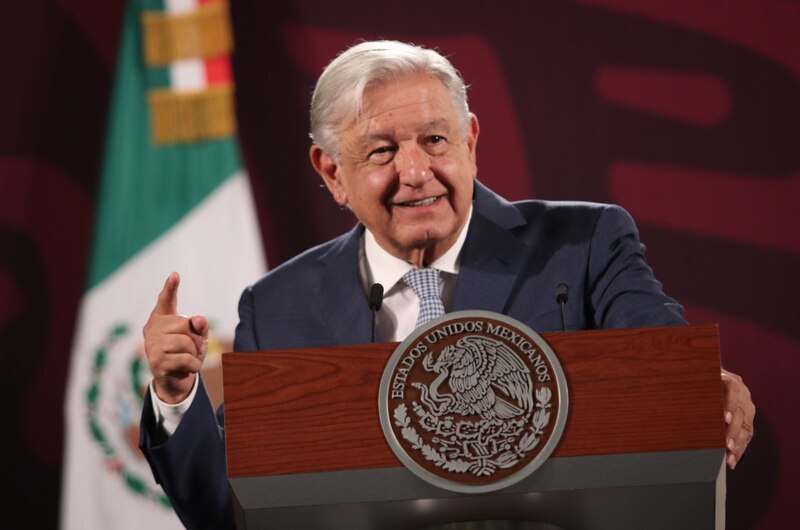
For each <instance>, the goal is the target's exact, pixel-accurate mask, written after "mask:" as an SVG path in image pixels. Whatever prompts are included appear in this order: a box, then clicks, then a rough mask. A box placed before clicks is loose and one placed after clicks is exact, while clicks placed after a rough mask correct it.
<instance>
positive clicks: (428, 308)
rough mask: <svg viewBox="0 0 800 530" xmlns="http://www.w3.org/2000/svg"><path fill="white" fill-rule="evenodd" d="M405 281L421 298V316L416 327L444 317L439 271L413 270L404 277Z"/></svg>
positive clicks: (418, 317) (427, 269)
mask: <svg viewBox="0 0 800 530" xmlns="http://www.w3.org/2000/svg"><path fill="white" fill-rule="evenodd" d="M403 281H404V282H405V284H406V285H408V286H409V287H411V289H412V290H413V291H414V293H415V294H416V295H417V296H418V297H419V315H418V316H417V323H416V325H415V327H419V326H421V325H422V324H424V323H426V322H428V321H429V320H432V319H434V318H436V317H440V316H442V315H444V304H443V303H442V298H441V296H440V295H439V270H438V269H429V268H426V269H411V270H410V271H408V272H407V273H405V274H404V275H403Z"/></svg>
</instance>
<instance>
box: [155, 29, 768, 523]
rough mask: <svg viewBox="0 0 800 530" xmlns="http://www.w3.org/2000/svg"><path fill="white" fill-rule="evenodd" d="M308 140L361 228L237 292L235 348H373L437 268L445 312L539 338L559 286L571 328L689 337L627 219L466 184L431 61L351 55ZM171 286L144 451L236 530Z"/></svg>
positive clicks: (188, 514)
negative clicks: (380, 293)
mask: <svg viewBox="0 0 800 530" xmlns="http://www.w3.org/2000/svg"><path fill="white" fill-rule="evenodd" d="M311 129H312V138H313V139H314V143H313V145H312V146H311V149H310V158H311V163H312V165H313V166H314V169H315V170H316V171H317V172H318V173H319V174H320V175H321V177H322V179H323V181H324V182H325V185H326V186H327V188H328V190H329V191H330V193H331V195H332V196H333V198H334V200H335V201H336V202H337V203H338V204H339V205H341V206H344V207H347V208H349V209H351V210H352V211H353V213H354V214H355V216H356V217H357V218H358V220H359V221H360V222H359V224H358V225H357V226H356V227H355V228H354V229H353V230H352V231H350V232H349V233H347V234H345V235H343V236H340V237H338V238H336V239H334V240H332V241H330V242H328V243H326V244H323V245H321V246H319V247H316V248H314V249H311V250H309V251H307V252H305V253H304V254H302V255H300V256H298V257H296V258H294V259H293V260H291V261H289V262H288V263H286V264H284V265H282V266H280V267H278V268H276V269H275V270H273V271H271V272H270V273H269V274H268V275H266V276H265V277H264V278H262V279H261V280H260V281H259V282H258V283H256V284H255V285H253V286H251V287H249V288H247V289H246V290H245V291H244V293H243V294H242V298H241V301H240V305H239V316H240V323H239V326H238V327H237V330H236V340H235V344H234V349H235V350H236V351H252V350H265V349H275V348H291V347H313V346H330V345H335V344H354V343H361V342H369V340H370V338H369V337H370V314H369V311H368V308H367V295H366V293H367V291H368V287H369V286H370V285H371V284H372V283H375V282H377V283H381V284H382V285H384V286H385V287H386V289H387V290H386V296H385V298H384V302H383V308H382V309H381V312H380V319H379V323H378V332H379V338H380V339H381V340H382V341H399V340H402V339H403V338H405V337H406V336H407V335H408V334H409V333H410V332H411V331H412V330H413V328H414V326H415V321H416V318H417V314H418V312H419V310H418V298H417V296H416V295H415V294H414V292H413V290H412V289H411V287H410V286H409V281H408V280H404V279H403V278H404V275H405V274H406V273H407V272H408V271H410V270H413V269H422V268H434V269H437V270H439V271H440V279H439V287H440V293H441V295H442V300H443V305H444V307H445V309H446V310H448V311H456V310H462V309H483V310H489V311H495V312H501V313H504V314H507V315H509V316H511V317H514V318H516V319H518V320H520V321H522V322H524V323H525V324H527V325H528V326H530V327H531V328H532V329H535V330H537V331H550V330H557V329H560V322H559V312H558V307H557V306H556V304H555V303H554V302H553V299H554V292H555V287H556V285H557V284H558V283H559V282H561V281H565V282H567V283H568V284H569V285H570V288H571V291H572V292H573V293H574V294H572V295H571V296H570V302H569V305H568V309H567V315H568V328H569V329H594V328H620V327H637V326H647V325H681V324H685V321H684V319H683V310H682V308H681V307H680V305H678V304H677V303H676V302H675V301H674V300H672V299H671V298H669V297H668V296H666V295H665V294H664V293H663V292H662V290H661V284H660V283H659V282H658V281H657V280H656V279H655V278H654V277H653V274H652V271H651V269H650V268H649V267H648V266H647V264H646V262H645V260H644V256H643V247H642V245H641V244H640V243H639V241H638V234H637V231H636V228H635V226H634V224H633V221H632V220H631V219H630V217H629V216H628V215H627V213H625V212H624V211H623V210H622V209H621V208H618V207H615V206H610V205H599V204H586V203H553V202H543V201H525V202H521V203H516V204H511V203H508V202H506V201H505V200H503V199H502V198H501V197H499V196H497V195H495V194H494V193H492V192H491V191H490V190H488V189H487V188H486V187H484V186H483V185H481V184H480V183H479V182H478V181H477V180H476V175H477V163H476V145H477V141H478V136H479V131H480V128H479V125H478V120H477V117H476V116H475V115H474V114H472V113H470V112H469V109H468V106H467V98H466V88H465V86H464V83H463V80H462V79H461V77H460V75H459V74H458V72H457V71H456V70H455V69H454V68H453V66H452V65H451V64H450V63H449V62H448V61H447V60H446V59H445V58H444V57H442V56H441V55H439V54H438V53H436V52H434V51H432V50H426V49H423V48H420V47H416V46H410V45H406V44H402V43H398V42H388V41H380V42H365V43H362V44H359V45H356V46H354V47H352V48H350V49H349V50H347V51H345V52H344V53H342V54H341V55H339V56H338V57H337V58H336V59H335V60H334V61H332V62H331V64H330V65H328V67H327V68H326V69H325V71H324V72H323V74H322V75H321V77H320V79H319V81H318V83H317V87H316V89H315V92H314V96H313V99H312V105H311ZM178 283H179V279H178V277H177V275H176V274H174V273H173V274H172V275H170V277H169V278H168V279H167V282H166V284H165V285H164V288H163V290H162V292H161V294H160V295H159V297H158V302H157V304H156V307H155V309H154V310H153V313H152V315H151V317H150V319H149V321H148V322H147V324H146V326H145V329H144V335H145V348H146V351H147V356H148V360H149V363H150V369H151V371H152V373H153V381H152V384H151V389H150V393H149V396H148V399H147V402H146V403H145V409H144V413H143V418H142V438H141V446H142V449H143V451H144V452H145V455H146V456H147V458H148V460H149V462H150V464H151V466H152V468H153V472H154V474H155V476H156V479H157V480H158V481H159V482H160V483H161V484H162V485H163V486H164V489H165V491H166V492H167V494H168V495H169V497H170V499H171V500H172V502H173V504H174V506H175V508H176V511H177V512H178V515H179V516H180V517H181V519H182V520H183V521H184V523H185V524H186V525H187V526H189V527H192V528H202V527H208V528H223V527H231V526H233V520H232V515H231V506H230V498H229V492H228V486H227V481H226V478H225V476H226V475H225V456H224V446H223V440H224V437H223V434H222V433H223V426H222V425H223V423H222V422H223V417H222V414H221V411H219V412H218V413H217V415H216V417H215V415H214V413H213V411H212V409H211V406H210V402H209V400H208V397H207V395H206V393H205V390H204V387H203V385H202V381H201V380H200V378H199V377H198V376H197V373H198V372H199V371H200V367H201V365H202V362H203V358H204V357H205V353H206V342H207V331H208V323H207V321H206V319H205V318H204V317H202V316H193V317H190V318H189V317H184V316H180V315H178V314H177V289H178ZM722 381H723V387H724V389H725V390H724V392H725V394H724V396H725V410H724V411H723V418H722V420H723V421H725V422H726V423H727V425H728V427H727V436H728V465H729V466H730V467H731V468H733V467H734V466H735V464H736V462H737V460H738V459H739V458H740V457H741V455H742V453H743V451H744V449H745V448H746V446H747V444H748V443H749V440H750V438H751V436H752V421H753V417H754V413H755V410H754V407H753V404H752V401H751V400H750V395H749V392H748V390H747V388H746V387H745V386H744V384H743V383H742V381H741V379H740V378H738V377H737V376H735V375H733V374H730V373H728V372H725V371H722Z"/></svg>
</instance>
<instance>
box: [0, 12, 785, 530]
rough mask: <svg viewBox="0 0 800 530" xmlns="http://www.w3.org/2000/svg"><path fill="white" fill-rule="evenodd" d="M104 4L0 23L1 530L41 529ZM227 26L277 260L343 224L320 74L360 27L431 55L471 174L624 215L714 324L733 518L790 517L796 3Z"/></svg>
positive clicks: (99, 88) (93, 170)
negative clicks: (324, 133) (435, 52)
mask: <svg viewBox="0 0 800 530" xmlns="http://www.w3.org/2000/svg"><path fill="white" fill-rule="evenodd" d="M121 13H122V0H114V1H111V2H95V1H92V0H26V1H25V2H17V3H16V4H15V6H14V11H13V16H11V15H8V14H7V15H6V16H4V17H3V19H2V22H1V23H0V24H2V27H0V49H2V50H3V52H4V53H3V57H4V58H5V61H4V64H5V65H6V66H5V67H4V68H3V71H4V75H3V82H2V83H0V344H2V365H1V366H2V372H3V374H2V375H3V384H2V386H0V388H1V389H2V390H0V392H2V399H0V403H2V407H3V417H4V418H5V419H6V420H8V421H7V426H8V428H7V433H6V434H5V435H4V436H3V453H2V454H3V455H4V456H3V458H2V462H3V463H2V469H3V481H4V482H5V483H6V485H7V486H10V488H11V492H10V493H8V494H5V495H4V504H5V505H8V506H9V507H10V509H6V510H4V523H5V524H4V526H8V527H9V528H54V527H56V524H57V518H58V502H59V483H60V461H61V450H62V418H61V412H62V401H63V392H64V385H65V379H66V371H67V364H68V357H69V354H70V347H71V339H72V330H73V327H74V324H75V313H76V308H77V304H78V301H79V298H80V295H81V291H82V285H83V280H84V271H85V267H86V260H87V250H88V243H89V232H90V226H91V221H92V217H93V214H94V204H95V189H96V185H97V179H98V167H99V160H100V155H101V153H102V148H103V138H104V128H105V119H106V110H107V108H106V107H107V102H108V96H109V89H110V82H111V79H112V75H113V69H114V58H115V54H116V44H117V38H118V32H119V27H120V16H121ZM233 20H234V30H235V34H236V55H235V64H234V67H235V75H236V78H237V83H238V96H237V97H238V114H239V121H240V126H241V139H242V147H243V151H244V154H245V159H246V163H247V167H248V169H249V171H250V173H251V176H252V182H253V188H254V191H255V192H256V196H257V201H258V206H259V212H260V215H261V222H262V229H263V233H264V240H265V241H264V242H265V246H266V249H267V252H268V259H269V261H270V264H271V265H273V266H274V265H276V264H278V263H280V262H282V261H284V260H286V259H287V258H289V257H291V256H293V255H294V254H296V253H297V252H299V251H300V250H302V249H304V248H306V247H308V246H310V245H312V244H314V243H317V242H320V241H322V240H324V239H327V238H328V237H330V236H333V235H335V234H337V233H339V232H341V231H343V230H345V229H346V228H348V227H349V226H351V224H352V222H353V220H352V218H351V217H349V215H348V214H346V213H342V212H339V211H338V209H336V208H335V207H334V206H333V204H332V202H331V201H330V199H329V197H328V196H327V193H326V192H325V191H324V190H322V189H320V188H319V185H318V184H319V183H318V179H317V177H316V176H315V175H314V174H313V173H312V171H311V170H310V167H309V164H308V162H307V159H306V151H307V146H308V144H307V140H306V131H307V125H306V124H307V110H306V107H307V103H308V96H309V94H310V91H311V87H312V85H313V81H314V77H315V75H316V74H317V73H318V72H319V70H320V69H321V68H322V66H324V64H325V62H326V61H327V60H328V59H329V58H330V57H331V56H332V55H333V54H334V53H335V52H336V51H338V50H340V49H341V48H343V47H344V46H346V45H348V44H351V43H352V42H353V41H354V40H355V39H357V38H360V37H363V38H373V37H388V38H400V39H405V40H412V41H415V42H419V43H423V44H426V45H429V46H437V47H439V48H440V50H441V51H443V52H445V53H446V54H447V55H449V56H450V57H451V58H452V60H453V62H454V63H455V64H456V65H457V66H458V67H459V68H460V69H461V70H462V73H463V74H464V76H465V78H466V79H467V81H468V83H470V84H471V85H472V88H471V92H470V97H471V103H472V107H473V110H474V111H476V113H477V114H478V115H479V117H480V118H481V125H482V134H481V141H480V144H479V164H480V178H481V179H482V180H483V181H484V182H486V183H487V184H489V185H490V186H492V187H494V188H495V189H496V190H498V191H500V192H501V193H503V194H505V195H506V196H507V197H509V198H513V199H516V198H523V197H530V196H535V197H540V198H550V199H582V200H596V201H612V202H618V203H621V204H623V205H624V206H625V207H626V208H628V209H629V210H630V211H631V212H632V213H633V214H634V216H635V217H636V218H637V220H638V222H639V224H640V228H641V231H642V237H643V239H644V241H645V243H646V244H647V246H648V257H649V259H650V261H651V263H652V264H653V266H654V268H655V269H656V273H657V274H658V276H659V277H660V278H661V279H662V280H663V281H664V283H665V285H666V287H667V290H668V291H669V292H670V293H671V294H673V295H674V296H675V297H677V298H679V299H680V300H681V301H682V302H683V303H684V304H685V305H686V307H687V312H688V316H689V318H690V319H691V320H692V321H693V322H694V323H719V324H720V326H721V333H722V346H723V361H724V362H725V364H726V365H728V366H729V367H730V368H731V369H732V370H734V371H737V372H739V373H741V374H742V375H743V376H744V377H745V379H746V381H747V382H748V383H749V385H750V387H751V389H752V390H753V393H754V395H755V401H756V404H757V406H758V411H759V412H758V418H757V423H756V430H757V433H758V435H757V439H756V442H755V444H754V446H753V448H752V451H751V454H750V456H749V458H748V460H747V461H745V462H744V463H743V464H742V465H741V466H740V468H739V469H737V470H736V471H735V472H734V473H731V474H730V475H729V490H728V527H729V528H732V529H749V528H762V529H767V528H769V529H772V528H774V529H782V528H788V527H790V526H792V524H793V523H794V521H795V520H796V518H795V517H794V510H793V508H794V506H793V502H796V500H797V499H798V498H800V487H798V485H797V484H798V480H797V477H798V474H799V473H800V462H799V461H798V458H796V457H795V454H796V449H795V447H796V446H795V445H794V444H795V443H797V442H796V441H797V440H798V439H800V429H798V423H797V405H798V399H797V398H796V397H795V396H794V392H793V389H792V388H790V381H791V380H792V379H793V378H794V377H797V375H796V374H798V373H800V370H799V369H800V361H799V360H798V355H797V350H798V346H800V327H799V326H797V325H796V324H795V321H796V320H797V317H798V310H797V303H796V300H797V298H798V296H800V281H798V271H800V235H798V234H800V231H798V229H797V227H798V226H800V214H799V213H798V208H797V207H795V204H794V203H795V202H796V201H798V199H800V89H799V88H800V87H799V86H798V83H799V81H800V39H798V37H797V36H796V35H797V28H799V27H800V4H799V3H798V2H796V1H789V0H783V1H780V0H769V1H764V0H761V1H759V0H749V1H744V0H729V1H727V2H716V1H713V0H702V1H699V0H680V1H673V2H669V3H666V2H661V1H658V0H587V1H583V2H569V3H567V2H549V1H544V0H528V1H522V0H520V1H516V2H513V1H506V2H500V3H498V2H485V1H474V2H467V1H460V2H447V1H442V2H419V1H407V2H404V3H402V4H396V3H395V4H392V3H388V4H385V3H384V4H380V3H374V2H359V1H355V0H350V1H348V2H319V1H316V0H303V1H288V0H272V1H270V2H260V1H254V2H245V1H239V2H235V3H234V5H233ZM669 427H670V426H669V425H665V426H664V428H665V429H669ZM793 440H794V441H793ZM9 518H10V519H9Z"/></svg>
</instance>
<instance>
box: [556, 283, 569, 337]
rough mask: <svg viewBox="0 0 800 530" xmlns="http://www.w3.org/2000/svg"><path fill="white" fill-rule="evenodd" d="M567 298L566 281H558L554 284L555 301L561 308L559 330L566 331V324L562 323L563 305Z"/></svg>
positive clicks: (567, 288)
mask: <svg viewBox="0 0 800 530" xmlns="http://www.w3.org/2000/svg"><path fill="white" fill-rule="evenodd" d="M568 299H569V285H567V284H566V282H558V285H556V303H557V304H558V305H559V307H560V308H561V331H567V326H566V324H565V323H564V305H565V304H566V303H567V300H568Z"/></svg>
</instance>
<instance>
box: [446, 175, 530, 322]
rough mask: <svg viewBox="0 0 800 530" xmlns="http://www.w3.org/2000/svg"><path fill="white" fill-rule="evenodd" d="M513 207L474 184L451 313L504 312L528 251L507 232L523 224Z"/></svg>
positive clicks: (477, 183)
mask: <svg viewBox="0 0 800 530" xmlns="http://www.w3.org/2000/svg"><path fill="white" fill-rule="evenodd" d="M525 222H526V221H525V219H524V217H523V216H522V215H520V213H519V212H518V211H517V209H516V208H514V206H513V205H511V204H510V203H508V202H507V201H505V200H504V199H502V198H501V197H499V196H498V195H496V194H494V193H493V192H491V191H490V190H489V189H488V188H486V187H484V186H483V185H481V184H480V183H479V182H477V181H476V183H475V202H474V212H473V215H472V221H471V222H470V228H469V234H468V235H467V240H466V242H465V244H464V249H463V255H462V259H461V266H460V268H459V273H458V280H457V281H456V290H455V294H454V297H453V310H454V311H460V310H465V309H482V310H486V311H494V312H497V313H504V312H505V310H506V306H507V304H508V301H509V298H510V297H511V295H512V294H513V289H514V285H515V283H516V281H517V278H518V277H519V273H520V267H521V266H522V263H524V262H525V260H524V259H523V258H524V256H525V254H527V253H528V252H529V251H530V249H529V247H527V246H526V245H524V244H522V243H520V242H519V240H517V238H515V237H514V236H513V235H512V233H511V232H510V231H509V229H511V228H514V227H516V226H520V225H523V224H525Z"/></svg>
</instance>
